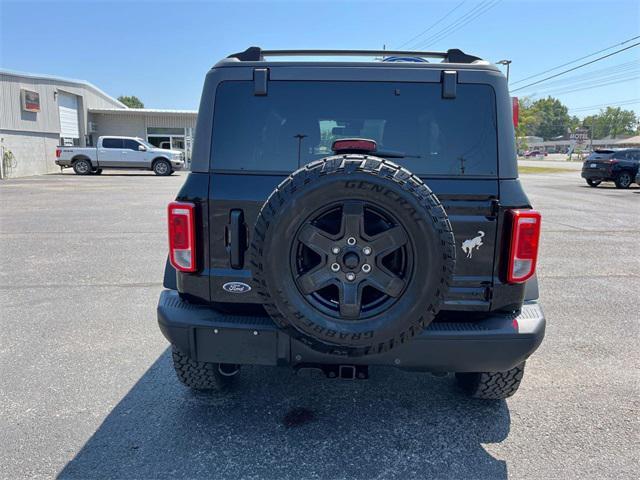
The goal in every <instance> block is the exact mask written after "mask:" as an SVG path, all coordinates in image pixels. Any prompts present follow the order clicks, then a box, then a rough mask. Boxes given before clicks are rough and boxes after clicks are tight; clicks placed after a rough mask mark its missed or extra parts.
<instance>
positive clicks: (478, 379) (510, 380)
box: [456, 362, 524, 400]
mask: <svg viewBox="0 0 640 480" xmlns="http://www.w3.org/2000/svg"><path fill="white" fill-rule="evenodd" d="M523 376H524V362H522V363H521V364H520V365H518V366H516V367H513V368H512V369H511V370H507V371H506V372H480V373H456V380H458V383H459V385H460V386H461V387H462V389H463V390H464V391H465V393H466V394H467V395H469V396H470V397H473V398H481V399H484V400H499V399H502V398H508V397H510V396H511V395H513V394H514V393H516V391H517V390H518V387H520V383H521V382H522V377H523Z"/></svg>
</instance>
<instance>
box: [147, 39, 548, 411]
mask: <svg viewBox="0 0 640 480" xmlns="http://www.w3.org/2000/svg"><path fill="white" fill-rule="evenodd" d="M391 55H393V57H389V56H391ZM300 56H305V57H307V59H306V60H304V61H303V60H301V59H300V58H294V57H300ZM323 56H324V57H336V58H337V57H339V56H348V57H357V56H362V57H370V58H371V60H370V61H360V62H358V61H353V60H351V59H348V61H335V60H336V58H334V59H333V60H332V61H329V59H328V58H325V61H319V60H318V59H319V58H321V57H323ZM278 57H280V58H278ZM283 57H289V58H288V59H283ZM374 57H378V58H374ZM428 58H430V59H431V61H426V60H427V59H428ZM415 59H419V61H415ZM433 59H436V61H434V60H433ZM294 60H298V61H294ZM513 122H514V119H513V110H512V101H511V98H510V97H509V93H508V89H507V82H506V79H505V77H504V76H503V75H502V74H501V73H500V71H499V70H498V69H497V68H496V67H494V66H493V65H490V64H489V63H487V62H485V61H483V60H481V59H479V58H477V57H473V56H471V55H467V54H465V53H463V52H462V51H460V50H449V51H447V52H442V53H440V52H388V51H385V52H378V51H316V50H306V51H300V50H297V51H283V50H280V51H266V50H261V49H260V48H257V47H251V48H249V49H248V50H246V51H244V52H241V53H237V54H234V55H231V56H229V57H228V58H226V59H224V60H222V61H220V62H219V63H218V64H216V65H215V66H214V67H213V68H212V69H211V70H210V71H209V73H208V74H207V77H206V81H205V84H204V89H203V93H202V100H201V103H200V110H199V113H198V122H197V136H196V139H195V143H194V148H193V160H192V171H191V173H190V174H189V175H188V177H187V178H186V181H185V183H184V185H183V186H182V189H181V190H180V192H179V194H178V196H177V199H176V201H175V202H173V203H171V204H170V205H169V209H168V217H169V218H168V221H169V249H170V252H169V259H168V261H167V267H166V271H165V279H164V285H165V290H164V291H163V292H162V294H161V296H160V301H159V304H158V322H159V324H160V329H161V330H162V333H163V334H164V335H165V337H166V338H167V339H168V340H169V342H171V344H172V348H173V361H174V365H175V370H176V372H177V375H178V378H179V379H180V380H181V381H182V382H183V383H184V384H185V385H187V386H189V387H191V388H194V389H216V390H220V389H223V388H224V387H226V386H227V385H229V384H230V383H231V382H233V381H234V380H235V379H236V378H237V377H238V373H239V371H240V369H241V367H242V366H243V365H273V366H290V367H292V368H293V369H295V370H299V369H303V368H313V369H319V370H321V371H323V372H324V373H325V374H326V375H327V376H328V377H334V378H346V379H364V378H367V377H368V374H369V371H368V368H369V367H370V366H378V365H380V366H384V365H387V366H394V367H397V368H402V369H406V370H415V371H426V372H432V373H435V374H446V373H455V376H456V378H457V380H458V381H459V383H460V385H461V387H462V388H463V389H464V390H465V391H466V392H467V393H468V394H470V395H472V396H474V397H478V398H487V399H496V398H505V397H508V396H510V395H512V394H513V393H515V391H516V390H517V389H518V386H519V385H520V382H521V380H522V376H523V373H524V364H525V360H526V359H527V358H528V357H529V355H531V354H532V353H533V352H534V351H535V350H536V348H537V347H538V346H539V345H540V342H541V341H542V338H543V336H544V330H545V319H544V315H543V313H542V310H541V307H540V305H539V303H538V287H537V281H536V277H535V267H536V259H537V254H538V241H539V233H540V221H541V220H540V215H539V214H538V213H537V212H535V211H534V210H532V209H531V205H530V202H529V200H528V198H527V196H526V195H525V193H524V191H523V189H522V185H521V184H520V181H519V180H518V171H517V163H516V147H515V141H514V140H515V139H514V126H513Z"/></svg>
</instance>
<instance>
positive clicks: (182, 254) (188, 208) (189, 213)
mask: <svg viewBox="0 0 640 480" xmlns="http://www.w3.org/2000/svg"><path fill="white" fill-rule="evenodd" d="M168 213H169V260H170V261H171V265H173V266H174V267H175V268H176V270H180V271H181V272H194V271H195V270H196V237H195V205H194V204H193V203H187V202H171V203H170V204H169V209H168Z"/></svg>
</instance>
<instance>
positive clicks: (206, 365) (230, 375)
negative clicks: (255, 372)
mask: <svg viewBox="0 0 640 480" xmlns="http://www.w3.org/2000/svg"><path fill="white" fill-rule="evenodd" d="M171 356H172V358H173V368H174V369H175V371H176V375H177V376H178V380H180V382H182V383H183V384H184V385H186V386H187V387H189V388H191V389H193V390H214V391H218V392H220V391H224V390H226V389H227V388H229V387H230V386H231V385H232V384H233V383H234V382H235V381H236V379H237V378H238V374H239V367H238V366H236V365H227V364H221V363H211V362H198V361H196V360H192V359H191V358H190V357H189V356H187V355H186V354H185V353H183V352H181V351H180V350H178V349H177V348H176V347H174V346H172V347H171Z"/></svg>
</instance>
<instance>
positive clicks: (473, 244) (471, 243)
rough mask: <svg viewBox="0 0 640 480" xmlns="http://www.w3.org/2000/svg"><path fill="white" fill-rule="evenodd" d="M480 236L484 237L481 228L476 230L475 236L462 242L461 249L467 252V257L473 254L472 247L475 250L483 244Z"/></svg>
mask: <svg viewBox="0 0 640 480" xmlns="http://www.w3.org/2000/svg"><path fill="white" fill-rule="evenodd" d="M482 237H484V232H483V231H482V230H478V236H477V237H473V238H470V239H469V240H465V241H464V242H462V251H463V252H464V253H466V254H467V258H471V257H472V256H473V249H474V248H475V249H476V250H480V247H481V246H482V245H484V244H483V243H482Z"/></svg>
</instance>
